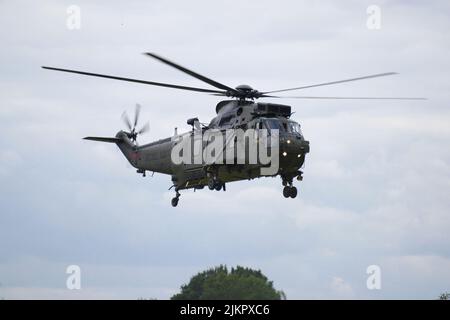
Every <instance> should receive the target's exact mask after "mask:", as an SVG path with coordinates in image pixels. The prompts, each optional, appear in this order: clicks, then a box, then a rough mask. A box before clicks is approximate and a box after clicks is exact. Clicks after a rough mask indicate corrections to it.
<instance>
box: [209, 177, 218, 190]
mask: <svg viewBox="0 0 450 320" xmlns="http://www.w3.org/2000/svg"><path fill="white" fill-rule="evenodd" d="M215 187H216V182H215V181H214V180H213V179H209V180H208V189H209V190H214V189H215Z"/></svg>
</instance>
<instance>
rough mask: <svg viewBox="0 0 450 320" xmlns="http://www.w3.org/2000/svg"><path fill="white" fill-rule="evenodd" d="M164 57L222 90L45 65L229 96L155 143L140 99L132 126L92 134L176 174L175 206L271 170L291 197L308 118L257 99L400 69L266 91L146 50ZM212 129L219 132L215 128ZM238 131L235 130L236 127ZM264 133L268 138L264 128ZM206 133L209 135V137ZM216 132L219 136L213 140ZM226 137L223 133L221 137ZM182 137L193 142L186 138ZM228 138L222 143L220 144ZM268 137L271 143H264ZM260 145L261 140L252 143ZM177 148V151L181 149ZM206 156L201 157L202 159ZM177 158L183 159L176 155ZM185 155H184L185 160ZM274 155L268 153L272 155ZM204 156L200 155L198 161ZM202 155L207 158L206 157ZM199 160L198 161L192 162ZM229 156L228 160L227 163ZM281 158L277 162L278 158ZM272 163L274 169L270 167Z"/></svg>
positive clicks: (135, 160)
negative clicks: (143, 137) (142, 138)
mask: <svg viewBox="0 0 450 320" xmlns="http://www.w3.org/2000/svg"><path fill="white" fill-rule="evenodd" d="M145 55H147V56H149V57H152V58H154V59H156V60H159V61H160V62H162V63H164V64H167V65H169V66H171V67H173V68H176V69H178V70H180V71H182V72H184V73H186V74H188V75H190V76H193V77H195V78H197V79H199V80H201V81H203V82H205V83H207V84H209V85H211V86H213V87H214V88H215V89H204V88H196V87H188V86H181V85H175V84H168V83H161V82H153V81H145V80H138V79H131V78H124V77H117V76H111V75H105V74H98V73H91V72H84V71H78V70H69V69H61V68H54V67H44V66H43V67H42V68H44V69H48V70H55V71H63V72H70V73H76V74H81V75H87V76H94V77H101V78H107V79H114V80H121V81H129V82H135V83H141V84H148V85H154V86H160V87H167V88H174V89H181V90H188V91H196V92H204V93H209V94H213V95H216V96H223V97H228V98H229V99H227V100H223V101H220V102H219V103H218V104H217V106H216V114H217V115H216V116H215V117H214V118H213V119H212V120H211V121H210V122H209V124H202V123H200V122H199V121H198V119H197V118H191V119H188V120H187V123H188V124H189V125H191V126H192V130H191V131H189V132H186V133H183V134H178V133H177V132H175V133H174V135H173V136H172V137H167V138H165V139H161V140H157V141H154V142H151V143H148V144H144V145H138V144H137V143H136V138H137V136H138V135H140V134H142V133H144V132H146V131H147V130H148V129H149V126H148V124H146V125H144V126H143V127H142V128H140V129H137V124H138V119H139V114H140V106H139V105H136V110H135V116H134V119H133V122H131V121H130V119H129V117H128V116H127V114H126V113H124V114H123V115H122V118H123V120H124V122H125V124H126V126H127V131H119V132H118V133H117V134H116V135H115V137H85V138H84V139H86V140H93V141H100V142H109V143H115V144H116V145H117V146H118V147H119V149H120V150H121V151H122V153H123V154H124V156H125V157H126V158H127V160H128V161H129V163H130V164H131V165H132V166H133V167H135V168H136V169H137V172H138V173H139V174H142V175H143V176H145V175H146V172H147V171H149V172H157V173H162V174H167V175H170V176H171V179H172V183H173V185H172V186H171V187H170V188H174V190H175V197H174V198H173V199H172V201H171V204H172V206H174V207H176V206H177V205H178V200H179V198H180V190H183V189H191V188H192V189H194V190H195V189H203V188H204V187H205V186H208V188H209V189H210V190H217V191H220V190H224V191H225V190H226V187H225V185H226V183H228V182H233V181H240V180H247V179H248V180H251V179H255V178H259V177H263V176H272V177H273V176H278V175H279V176H280V177H281V180H282V185H283V186H284V188H283V196H284V197H286V198H295V197H296V196H297V188H296V187H295V186H293V181H294V179H297V180H298V181H301V180H303V176H302V174H303V172H302V171H301V170H300V169H301V168H302V166H303V164H304V162H305V156H306V154H307V153H309V151H310V146H309V141H307V140H305V138H304V136H303V134H302V131H301V128H300V124H299V123H297V122H295V121H294V120H292V119H291V115H292V111H291V107H290V106H288V105H283V104H275V103H266V102H255V100H256V99H259V98H283V97H281V96H276V95H273V94H274V93H280V92H286V91H292V90H301V89H307V88H314V87H319V86H327V85H333V84H338V83H344V82H350V81H358V80H364V79H371V78H377V77H383V76H390V75H394V74H396V73H395V72H387V73H380V74H373V75H368V76H362V77H357V78H351V79H345V80H338V81H332V82H325V83H320V84H314V85H307V86H300V87H294V88H288V89H281V90H273V91H258V90H255V89H253V88H252V87H250V86H248V85H239V86H237V87H236V88H232V87H229V86H227V85H224V84H222V83H219V82H217V81H215V80H212V79H210V78H207V77H205V76H203V75H200V74H198V73H196V72H194V71H192V70H189V69H186V68H184V67H182V66H181V65H179V64H176V63H174V62H171V61H169V60H167V59H165V58H163V57H161V56H158V55H156V54H154V53H145ZM285 98H297V99H395V100H423V99H424V98H398V97H315V96H295V97H285ZM211 132H212V133H213V134H211ZM230 132H231V133H230ZM262 133H264V134H265V136H264V135H263V134H262ZM205 137H206V138H205ZM211 137H214V138H213V139H212V138H211ZM220 137H222V139H220ZM182 141H184V142H187V143H181V142H182ZM214 141H215V142H218V141H221V144H219V143H214ZM262 141H263V143H262ZM252 143H253V146H255V145H256V146H257V147H254V148H252ZM213 144H214V145H215V148H210V149H211V150H209V151H210V157H209V159H208V161H205V159H204V154H205V152H206V151H208V147H209V146H211V145H213ZM261 145H264V146H265V147H266V149H267V150H266V151H267V153H266V156H267V155H268V154H270V161H269V162H268V161H262V159H261V158H262V157H258V155H256V156H253V157H252V154H253V153H254V152H255V150H256V153H258V151H259V152H261V150H262V149H264V148H262V147H261ZM174 151H175V152H174ZM199 156H200V157H199ZM174 158H177V161H174ZM180 158H182V161H179V160H180ZM266 158H267V157H266ZM192 159H194V160H195V159H196V160H197V161H192ZM198 159H200V160H199V161H198ZM189 160H191V161H189ZM225 160H226V161H225ZM274 163H276V166H274V165H273V164H274ZM269 168H272V170H269Z"/></svg>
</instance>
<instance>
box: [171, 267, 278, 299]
mask: <svg viewBox="0 0 450 320" xmlns="http://www.w3.org/2000/svg"><path fill="white" fill-rule="evenodd" d="M285 298H286V296H285V294H284V293H283V292H282V291H277V290H275V289H274V287H273V283H272V281H269V280H268V279H267V277H266V276H264V275H263V274H262V273H261V271H260V270H252V269H250V268H244V267H240V266H237V267H236V268H231V271H230V272H229V271H228V269H227V267H226V266H223V265H220V266H219V267H215V268H211V269H208V270H206V271H203V272H200V273H198V274H197V275H195V276H193V277H192V278H191V281H190V282H189V283H188V284H185V285H183V286H181V292H180V293H178V294H176V295H174V296H173V297H172V300H218V299H223V300H231V299H237V300H251V299H262V300H280V299H285Z"/></svg>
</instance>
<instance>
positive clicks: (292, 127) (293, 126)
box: [288, 121, 302, 134]
mask: <svg viewBox="0 0 450 320" xmlns="http://www.w3.org/2000/svg"><path fill="white" fill-rule="evenodd" d="M288 127H289V132H292V133H299V134H302V130H301V128H300V125H299V124H298V123H297V122H291V121H289V122H288Z"/></svg>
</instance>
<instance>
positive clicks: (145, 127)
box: [137, 122, 150, 134]
mask: <svg viewBox="0 0 450 320" xmlns="http://www.w3.org/2000/svg"><path fill="white" fill-rule="evenodd" d="M149 129H150V123H148V122H147V123H146V124H144V126H143V127H142V128H141V129H140V130H139V131H138V132H137V134H143V133H145V132H147V131H148V130H149Z"/></svg>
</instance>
